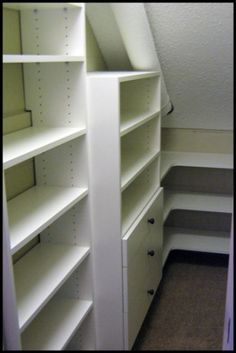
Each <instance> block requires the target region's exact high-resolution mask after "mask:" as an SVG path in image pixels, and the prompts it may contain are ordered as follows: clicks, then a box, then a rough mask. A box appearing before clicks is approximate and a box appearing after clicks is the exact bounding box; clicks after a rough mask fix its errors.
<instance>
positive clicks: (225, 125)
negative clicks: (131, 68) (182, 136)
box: [145, 3, 233, 130]
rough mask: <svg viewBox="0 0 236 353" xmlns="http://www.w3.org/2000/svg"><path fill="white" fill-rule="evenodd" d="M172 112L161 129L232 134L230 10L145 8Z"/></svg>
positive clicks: (212, 6) (222, 6) (225, 6)
mask: <svg viewBox="0 0 236 353" xmlns="http://www.w3.org/2000/svg"><path fill="white" fill-rule="evenodd" d="M145 9H146V13H147V16H148V19H149V22H150V26H151V30H152V33H153V37H154V41H155V46H156V50H157V53H158V57H159V60H160V63H161V68H162V71H163V74H164V77H165V83H166V86H167V90H168V93H169V96H170V98H171V100H172V102H173V104H174V107H175V110H174V112H173V113H172V114H171V115H169V116H167V117H164V118H163V126H166V127H180V128H205V129H223V130H230V129H232V128H233V4H232V3H145Z"/></svg>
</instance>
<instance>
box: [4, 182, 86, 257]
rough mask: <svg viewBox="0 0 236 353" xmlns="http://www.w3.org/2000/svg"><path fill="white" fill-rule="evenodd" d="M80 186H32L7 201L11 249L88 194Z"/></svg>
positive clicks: (24, 242) (32, 235)
mask: <svg viewBox="0 0 236 353" xmlns="http://www.w3.org/2000/svg"><path fill="white" fill-rule="evenodd" d="M87 193H88V190H87V189H82V188H65V187H55V186H35V187H33V188H31V189H29V190H27V191H25V192H24V193H22V194H20V195H19V196H17V197H16V198H14V199H12V200H10V201H9V202H8V214H9V228H10V242H11V251H12V253H15V252H16V251H17V250H19V249H20V248H21V247H22V246H23V245H25V244H26V243H27V242H28V241H29V240H31V239H32V238H33V237H34V236H36V235H37V234H39V232H41V231H42V230H43V229H45V228H46V227H47V226H48V225H49V224H50V223H52V222H53V221H55V220H56V219H57V218H58V217H59V216H61V215H62V214H63V213H65V212H66V211H67V210H68V209H69V208H70V207H72V206H73V205H74V204H75V203H76V202H78V201H79V200H81V199H82V198H83V197H84V196H85V195H87Z"/></svg>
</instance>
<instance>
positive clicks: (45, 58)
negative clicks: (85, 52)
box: [3, 55, 84, 64]
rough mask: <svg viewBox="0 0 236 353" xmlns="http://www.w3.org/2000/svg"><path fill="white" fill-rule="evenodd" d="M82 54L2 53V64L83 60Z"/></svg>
mask: <svg viewBox="0 0 236 353" xmlns="http://www.w3.org/2000/svg"><path fill="white" fill-rule="evenodd" d="M83 61H84V56H82V55H80V56H79V55H78V56H71V55H3V63H4V64H26V63H50V62H51V63H56V62H83Z"/></svg>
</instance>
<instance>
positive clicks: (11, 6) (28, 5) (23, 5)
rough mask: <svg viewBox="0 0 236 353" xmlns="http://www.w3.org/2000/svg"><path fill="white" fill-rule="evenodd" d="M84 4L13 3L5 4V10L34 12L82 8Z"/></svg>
mask: <svg viewBox="0 0 236 353" xmlns="http://www.w3.org/2000/svg"><path fill="white" fill-rule="evenodd" d="M82 6H83V4H80V3H78V2H77V3H71V2H64V3H60V2H54V3H53V2H46V3H45V2H29V3H28V2H21V3H19V2H12V3H6V2H5V3H3V7H4V8H8V9H13V10H26V9H29V10H32V9H59V8H68V7H82Z"/></svg>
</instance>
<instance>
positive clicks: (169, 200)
mask: <svg viewBox="0 0 236 353" xmlns="http://www.w3.org/2000/svg"><path fill="white" fill-rule="evenodd" d="M232 205H233V198H232V196H230V195H225V194H209V193H198V192H180V191H170V190H165V191H164V221H165V220H166V219H167V217H168V214H169V213H170V211H171V210H173V209H184V210H198V211H206V212H225V213H232Z"/></svg>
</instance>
